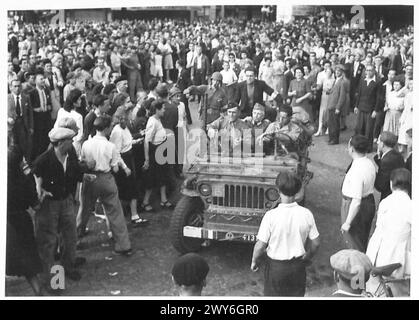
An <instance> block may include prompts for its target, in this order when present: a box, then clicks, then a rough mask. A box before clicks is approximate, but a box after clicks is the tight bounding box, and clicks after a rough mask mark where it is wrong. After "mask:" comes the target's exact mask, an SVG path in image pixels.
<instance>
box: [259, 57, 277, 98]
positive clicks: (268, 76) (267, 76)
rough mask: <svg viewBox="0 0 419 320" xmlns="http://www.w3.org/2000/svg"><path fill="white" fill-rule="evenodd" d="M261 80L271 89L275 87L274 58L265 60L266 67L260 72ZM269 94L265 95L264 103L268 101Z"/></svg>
mask: <svg viewBox="0 0 419 320" xmlns="http://www.w3.org/2000/svg"><path fill="white" fill-rule="evenodd" d="M259 79H260V80H263V81H265V83H266V84H267V85H268V86H270V87H271V88H273V87H274V68H273V67H272V58H271V57H266V58H265V65H264V66H263V67H261V68H260V70H259ZM268 98H269V96H268V94H266V93H263V101H268Z"/></svg>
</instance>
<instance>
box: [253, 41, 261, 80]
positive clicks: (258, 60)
mask: <svg viewBox="0 0 419 320" xmlns="http://www.w3.org/2000/svg"><path fill="white" fill-rule="evenodd" d="M263 57H264V54H263V51H262V48H261V45H260V44H259V43H258V44H257V45H256V53H255V56H254V57H253V64H254V65H255V68H256V74H259V66H260V63H261V62H262V60H263Z"/></svg>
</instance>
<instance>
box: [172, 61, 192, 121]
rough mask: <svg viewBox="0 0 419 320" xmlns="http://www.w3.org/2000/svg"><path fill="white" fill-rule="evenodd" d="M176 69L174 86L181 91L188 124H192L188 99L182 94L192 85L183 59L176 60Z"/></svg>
mask: <svg viewBox="0 0 419 320" xmlns="http://www.w3.org/2000/svg"><path fill="white" fill-rule="evenodd" d="M176 69H177V70H178V76H177V82H176V87H178V88H179V90H180V91H181V92H182V98H181V101H182V102H183V104H184V105H185V112H186V118H187V121H188V124H189V125H190V124H192V117H191V111H190V110H189V101H188V99H187V98H186V95H185V94H183V91H185V89H186V88H189V87H190V86H191V85H192V81H191V77H190V76H189V71H188V70H187V69H186V68H185V61H184V60H183V59H179V60H177V61H176Z"/></svg>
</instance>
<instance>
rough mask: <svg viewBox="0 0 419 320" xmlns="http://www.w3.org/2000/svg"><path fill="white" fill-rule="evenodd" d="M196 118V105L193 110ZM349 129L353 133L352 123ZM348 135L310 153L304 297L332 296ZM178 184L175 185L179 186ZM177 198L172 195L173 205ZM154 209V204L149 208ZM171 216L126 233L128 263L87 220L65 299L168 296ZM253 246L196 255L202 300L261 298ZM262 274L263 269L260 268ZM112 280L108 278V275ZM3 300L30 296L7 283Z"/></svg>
mask: <svg viewBox="0 0 419 320" xmlns="http://www.w3.org/2000/svg"><path fill="white" fill-rule="evenodd" d="M192 111H193V114H194V117H196V106H193V107H192ZM348 122H349V126H350V127H351V128H353V119H350V121H348ZM351 134H352V130H347V131H345V132H344V133H343V136H342V139H341V144H340V145H337V146H328V145H327V143H326V142H327V137H316V138H314V145H313V146H312V147H311V149H310V156H311V159H312V161H311V163H310V164H309V169H310V170H311V171H312V172H314V178H313V180H312V181H311V182H310V184H309V186H308V188H307V197H306V206H307V207H308V208H309V209H310V210H312V212H313V214H314V217H315V220H316V223H317V226H318V229H319V232H320V234H321V248H320V250H319V253H318V255H317V256H316V258H315V259H314V262H313V264H312V266H310V267H309V268H308V272H307V274H308V281H307V296H328V295H329V294H330V293H331V292H332V291H333V277H332V270H331V269H330V265H329V257H330V255H332V254H333V253H335V252H336V251H338V250H340V249H342V248H343V242H342V240H341V235H340V232H339V228H340V218H339V207H340V186H341V183H342V179H343V176H344V173H345V168H346V167H347V165H348V164H349V162H350V159H349V157H348V155H347V152H346V145H347V142H348V140H349V137H350V135H351ZM179 183H180V182H179ZM178 198H179V194H173V195H172V200H173V201H176V200H177V199H178ZM154 206H155V208H156V209H157V208H158V202H155V203H154ZM170 215H171V212H170V211H161V212H156V213H150V214H145V215H144V216H145V217H147V218H148V219H150V220H151V224H150V225H149V226H148V227H147V228H138V229H133V230H130V236H131V239H132V242H133V246H134V249H135V250H136V254H135V255H134V256H132V257H130V258H124V257H113V258H112V260H106V259H105V258H106V257H109V256H111V253H110V252H111V248H110V247H109V244H108V242H107V240H106V232H105V231H106V227H105V224H104V223H103V222H102V221H101V220H100V219H97V218H95V219H91V222H90V225H89V228H90V229H91V230H92V233H91V235H89V236H88V237H87V238H86V240H85V241H86V242H87V243H88V249H86V250H83V251H80V252H79V254H80V255H83V256H85V257H86V258H87V259H88V263H87V265H86V266H84V267H83V268H82V269H81V271H82V273H83V278H82V280H81V281H80V282H70V281H69V282H68V283H67V291H66V294H68V295H74V296H86V295H87V296H97V295H112V292H113V293H115V291H120V293H119V294H120V295H127V296H173V295H175V291H174V287H173V285H172V282H171V276H170V270H171V267H172V264H173V261H174V260H175V258H176V257H177V256H178V255H179V254H178V253H177V252H176V251H175V250H174V249H173V248H172V246H171V244H170V241H169V238H168V228H169V223H170ZM252 249H253V247H252V246H251V245H247V244H240V243H228V242H217V243H214V244H213V245H211V246H210V247H208V248H204V249H203V250H202V251H201V254H202V255H203V256H204V257H205V258H206V259H207V260H208V263H209V265H210V273H209V275H208V279H207V286H206V287H205V289H204V294H205V295H210V296H261V295H263V271H259V272H257V273H252V272H251V271H250V269H249V267H250V260H251V255H252ZM262 270H263V269H262ZM115 272H117V274H116V275H113V276H111V275H110V274H114V273H115ZM6 292H7V295H12V296H14V295H29V294H31V290H30V288H29V286H28V285H27V284H26V282H25V281H24V280H23V279H15V278H13V279H8V280H7V281H6Z"/></svg>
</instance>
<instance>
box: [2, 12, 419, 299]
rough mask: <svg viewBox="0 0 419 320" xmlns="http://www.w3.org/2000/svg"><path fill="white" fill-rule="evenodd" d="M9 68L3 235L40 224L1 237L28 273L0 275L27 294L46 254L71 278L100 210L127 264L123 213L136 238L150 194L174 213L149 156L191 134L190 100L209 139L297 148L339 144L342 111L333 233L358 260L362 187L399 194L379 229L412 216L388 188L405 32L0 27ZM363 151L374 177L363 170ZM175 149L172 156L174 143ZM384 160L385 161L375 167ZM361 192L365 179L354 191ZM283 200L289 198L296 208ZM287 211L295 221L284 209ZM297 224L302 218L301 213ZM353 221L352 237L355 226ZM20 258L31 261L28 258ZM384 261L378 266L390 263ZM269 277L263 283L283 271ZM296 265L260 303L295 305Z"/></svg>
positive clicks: (226, 26)
mask: <svg viewBox="0 0 419 320" xmlns="http://www.w3.org/2000/svg"><path fill="white" fill-rule="evenodd" d="M8 54H9V56H8V59H9V60H8V75H7V79H8V85H9V86H8V120H7V121H8V146H9V171H8V172H9V174H8V177H9V181H8V195H9V196H8V197H9V201H8V203H9V206H8V235H9V234H10V235H13V234H17V235H19V232H20V231H22V230H29V229H31V228H28V224H29V223H31V220H30V219H28V217H27V216H25V217H24V218H22V217H21V218H19V219H18V218H16V217H17V216H19V215H21V216H24V215H26V211H25V210H26V209H27V208H28V207H32V208H34V209H35V210H36V211H37V213H36V215H35V225H36V228H35V234H33V233H28V235H27V236H26V237H24V238H23V239H11V240H10V241H9V237H8V241H9V242H10V243H14V244H16V243H20V246H21V248H22V250H21V251H18V252H14V255H13V256H11V258H10V259H8V261H9V260H10V261H11V260H13V261H15V260H16V259H17V258H16V256H17V255H18V254H19V253H20V254H22V255H24V256H25V260H22V261H20V262H21V263H24V266H25V268H22V267H16V265H15V264H12V263H10V269H8V272H9V274H18V275H24V276H26V277H27V279H28V280H29V281H30V283H31V284H32V286H33V288H34V290H35V292H36V293H40V286H39V285H38V284H37V282H36V274H37V273H39V272H40V271H41V270H42V273H43V274H44V275H45V277H46V279H43V280H42V283H48V277H50V274H49V270H50V267H51V265H52V264H53V263H54V256H55V255H56V253H57V252H59V253H60V254H61V260H62V263H63V265H64V266H65V267H66V270H67V271H66V276H68V277H70V278H71V279H73V280H79V279H80V278H81V274H80V273H79V272H78V270H77V268H78V266H80V265H81V264H83V263H84V262H85V259H83V258H82V257H76V247H77V243H78V242H80V241H81V239H82V238H83V236H84V235H86V234H87V232H88V229H87V223H88V221H89V217H90V215H91V213H92V212H93V211H94V210H96V211H100V208H103V211H104V212H105V215H106V219H107V224H108V226H109V236H110V237H112V238H113V239H114V242H115V248H114V251H115V253H116V254H121V255H124V256H130V255H131V254H132V248H131V242H130V238H129V234H128V229H127V225H126V220H125V218H124V215H125V217H126V218H128V220H129V221H130V223H132V225H133V226H143V225H147V223H148V221H147V220H146V219H144V218H141V217H140V215H139V213H140V210H143V211H145V212H149V211H152V210H154V208H153V207H152V206H151V202H150V196H151V194H152V191H153V190H154V189H155V188H157V189H159V191H160V206H161V208H169V209H170V208H172V207H173V204H172V203H170V202H169V200H168V198H169V192H170V189H173V185H174V182H173V181H174V180H175V179H176V178H177V177H178V178H182V163H176V164H175V165H168V164H161V163H159V161H156V150H157V148H158V147H159V146H160V145H161V144H163V143H165V142H166V141H176V142H178V140H179V139H178V136H179V135H182V134H184V133H183V132H186V131H187V130H188V129H189V128H190V126H191V125H194V124H193V123H192V117H191V111H190V107H191V106H192V102H193V101H197V102H198V103H199V104H200V107H199V115H200V121H206V123H205V125H207V127H208V129H211V128H213V129H217V130H221V129H227V130H228V129H229V128H230V127H232V128H239V129H240V130H241V129H242V128H253V129H255V128H258V129H260V130H261V131H262V132H263V135H262V136H261V138H263V139H262V140H263V141H265V142H266V141H268V140H270V139H268V138H269V137H270V135H272V136H274V134H275V133H276V132H277V131H281V130H282V131H283V132H287V133H288V134H290V135H291V136H292V135H293V133H296V134H297V136H298V135H299V134H300V133H301V131H302V130H305V129H306V128H307V126H308V125H310V126H311V127H312V129H313V130H311V129H310V135H312V134H313V133H315V132H316V129H317V132H316V133H315V134H314V136H315V139H321V138H320V136H322V135H324V134H327V135H328V138H329V144H331V145H333V144H339V142H340V140H339V135H340V132H341V131H342V130H348V128H347V119H346V118H347V116H348V115H349V114H350V113H351V112H353V113H355V114H356V125H355V134H356V135H355V136H354V138H352V140H351V143H350V146H349V150H350V151H349V152H350V155H351V156H352V158H353V159H354V161H353V163H352V168H350V169H348V170H349V171H348V172H347V175H346V179H345V182H344V184H343V188H342V193H343V196H344V200H343V201H344V203H345V207H346V209H345V210H346V211H345V213H343V214H342V232H343V233H344V234H345V238H346V239H349V240H348V241H347V242H348V243H349V246H350V247H351V248H355V249H357V250H360V251H363V252H365V251H366V250H367V242H368V234H369V230H370V227H371V223H372V219H371V214H372V217H373V216H374V214H375V204H374V203H373V202H374V201H373V200H372V201H371V199H370V198H371V195H372V191H373V189H374V182H375V183H376V184H375V187H376V188H377V190H379V191H380V192H382V198H384V197H385V196H387V195H389V194H391V192H392V191H394V190H396V189H397V190H399V189H402V191H403V192H404V193H403V192H397V196H396V195H394V196H389V197H388V198H386V203H384V202H383V204H382V205H380V209H379V215H380V216H383V215H382V213H384V212H387V211H391V210H397V207H396V206H394V205H393V203H395V201H404V202H405V203H406V206H408V205H409V201H408V200H409V199H408V197H406V195H407V193H406V192H407V191H406V190H408V188H407V187H406V183H407V182H405V181H404V180H403V179H405V176H403V173H402V174H401V176H402V178H400V177H399V176H400V173H399V174H398V175H397V172H396V174H394V173H392V170H393V169H397V168H400V167H403V166H405V163H404V162H405V161H407V163H408V165H407V168H409V170H411V154H412V147H411V137H412V122H413V121H412V115H413V27H411V26H409V27H406V28H403V29H400V30H391V31H390V30H389V29H383V28H380V29H378V30H352V29H350V28H348V26H347V24H346V22H345V21H344V20H342V19H333V16H328V17H327V18H326V17H321V16H320V17H317V18H316V17H309V18H300V19H294V20H292V21H291V22H290V23H286V24H285V23H282V22H280V23H276V22H270V21H268V19H264V20H263V21H262V22H260V21H255V20H248V21H241V20H237V19H225V20H217V21H215V22H214V21H196V22H192V23H188V22H186V21H184V20H175V19H164V20H160V19H154V20H150V21H138V20H136V21H128V20H123V21H114V22H102V23H98V22H87V21H86V22H80V21H73V22H68V23H66V24H64V25H61V26H51V25H49V24H46V23H39V24H29V23H27V24H25V23H20V24H16V25H11V26H9V32H8ZM296 108H297V109H298V108H299V109H302V110H303V112H304V113H305V114H306V119H305V126H304V128H305V129H304V128H303V129H301V125H300V124H301V121H299V123H297V124H296V122H295V121H291V122H290V118H291V117H292V114H293V110H294V112H295V110H296ZM284 119H285V121H284ZM297 122H298V121H297ZM237 124H239V125H237ZM270 128H271V129H270ZM210 131H211V130H209V131H208V132H209V133H210ZM265 131H267V132H265ZM271 131H272V132H271ZM269 132H271V134H269ZM360 137H361V138H360ZM272 138H273V137H272ZM171 139H173V140H171ZM364 140H365V141H364ZM254 144H255V141H253V142H252V145H254ZM176 145H177V143H176ZM375 146H377V157H376V159H375V160H376V163H377V165H378V167H379V170H378V173H377V174H376V170H375V167H374V165H373V163H372V162H371V161H370V162H368V161H369V160H368V159H366V158H364V156H365V155H366V154H368V153H371V152H372V151H373V150H374V148H375ZM176 151H177V152H183V151H182V148H181V147H179V146H178V145H177V150H176ZM390 151H391V154H392V155H393V158H394V159H395V158H397V161H396V160H395V161H393V160H389V159H387V158H389V156H388V155H387V154H389V152H390ZM360 159H361V160H362V161H361V160H360ZM409 159H410V160H409ZM17 163H21V164H22V165H21V166H18V165H16V164H17ZM409 163H410V166H409ZM372 171H373V172H372ZM359 172H363V173H367V174H363V175H362V176H361V175H360V174H359ZM32 175H33V176H34V179H31V177H32ZM376 175H377V179H378V177H380V181H379V182H376V181H375V178H376ZM394 175H397V177H394ZM348 177H352V178H348ZM398 177H399V178H398ZM361 178H362V179H364V180H365V179H369V180H368V181H367V182H365V181H364V183H363V187H362V183H361V184H360V181H361V180H360V179H361ZM370 178H371V179H370ZM289 179H291V180H292V179H293V178H289ZM400 179H402V180H403V182H400V181H399V180H400ZM291 180H290V181H291ZM358 180H359V181H358ZM370 180H371V181H370ZM390 180H391V181H392V183H390ZM397 181H398V182H399V185H401V187H400V186H399V185H398V184H397V183H396V182H397ZM290 183H291V182H290ZM293 184H297V185H298V182H293ZM367 186H368V187H367ZM294 187H295V186H294ZM23 188H29V189H32V191H33V192H32V193H33V194H34V197H32V198H30V199H27V197H26V196H24V198H25V200H26V201H20V200H19V199H18V198H19V197H22V192H20V191H18V192H12V191H11V190H15V189H16V190H20V189H23ZM283 188H284V190H288V189H289V188H291V189H292V186H291V187H290V186H285V187H283ZM287 188H288V189H287ZM366 189H368V190H366ZM405 191H406V192H405ZM289 192H291V191H289ZM405 193H406V195H405ZM25 194H28V193H26V192H25ZM284 194H285V195H287V196H288V198H287V197H285V196H284V198H287V199H288V200H290V198H292V196H293V194H292V192H291V193H289V194H288V193H287V192H286V191H284ZM140 195H141V196H140ZM10 197H11V198H10ZM367 197H369V198H368V199H367ZM10 199H12V200H10ZM75 200H76V201H75ZM291 200H292V199H291ZM291 200H290V201H291ZM138 201H140V202H141V203H140V204H138ZM291 202H292V201H291ZM364 203H366V204H365V205H364ZM368 205H370V207H371V208H369V207H368ZM365 206H367V207H368V208H367V209H365ZM95 207H96V208H95ZM284 208H286V209H287V210H288V211H289V214H292V213H291V211H292V210H291V208H290V207H289V205H287V204H284ZM360 208H361V209H362V210H361V209H360ZM370 209H371V210H370ZM275 210H281V208H280V207H279V208H278V209H275ZM296 211H298V209H296ZM300 211H301V210H300ZM361 211H362V212H361ZM364 211H368V212H366V213H365V214H369V216H368V217H364ZM370 211H371V212H370ZM301 214H303V213H301ZM76 215H77V218H76ZM304 215H306V216H307V217H308V218H310V217H312V216H311V213H310V212H309V211H307V212H304ZM393 215H394V212H393ZM270 216H271V215H269V216H267V217H266V219H268V217H270ZM272 216H273V214H272ZM360 216H362V217H363V218H362V219H359V217H360ZM9 217H11V218H9ZM356 217H358V219H356ZM364 218H365V219H364ZM310 219H311V218H310ZM386 219H387V220H388V221H389V219H390V218H388V217H387V218H380V220H379V221H378V222H377V224H378V223H380V229H378V231H376V233H377V235H375V237H374V239H375V240H374V241H378V240H376V239H377V238H378V237H379V235H378V233H379V232H381V233H383V232H384V231H383V230H385V231H386V232H387V233H389V232H390V233H391V231H388V230H389V229H387V228H391V227H392V226H391V225H390V224H389V225H385V224H386V223H389V222H387V220H386ZM394 219H396V215H394ZM409 219H410V217H406V221H408V220H409ZM9 220H10V229H11V230H12V229H13V230H14V231H13V230H12V231H13V232H12V231H10V232H9ZM310 221H311V220H310ZM355 222H356V223H357V224H358V227H359V228H358V227H357V228H354V225H355ZM271 223H275V220H272V222H271ZM406 223H407V224H408V222H406ZM351 226H352V227H351ZM262 227H264V228H262V230H261V231H260V237H258V240H259V241H260V242H262V245H259V251H258V253H257V256H256V258H255V265H254V266H252V268H253V269H256V261H257V260H258V259H259V257H260V255H261V250H262V249H263V248H266V244H267V243H265V242H264V241H265V240H268V239H269V234H268V231H267V230H265V229H266V227H267V222H266V223H263V224H262ZM403 227H406V226H405V225H403ZM409 228H410V227H409ZM355 229H356V230H355ZM409 230H410V229H409ZM351 231H353V232H351ZM405 231H406V229H403V232H405ZM277 236H278V235H277ZM317 237H318V232H317V229H316V227H315V224H314V220H313V221H312V222H310V223H309V225H308V226H307V234H306V236H305V238H304V239H302V240H301V241H306V240H307V238H308V239H310V240H312V241H315V242H316V241H317ZM35 239H36V246H34V243H33V242H34V241H35ZM264 239H265V240H264ZM271 239H272V238H271ZM354 239H355V240H354ZM404 240H405V239H404ZM404 240H403V241H404ZM394 241H399V239H398V238H397V237H394ZM10 243H9V244H10ZM28 243H32V244H31V245H29V246H28ZM9 244H8V245H9ZM316 246H317V242H316ZM390 246H394V247H397V248H401V246H398V245H396V244H392V245H390ZM261 248H262V249H261ZM268 249H269V248H268ZM316 249H317V248H316ZM28 250H30V251H31V252H32V254H30V255H29V254H26V253H25V252H27V251H28ZM34 250H37V252H38V253H36V254H35V253H34ZM377 250H380V249H377ZM381 250H382V249H381ZM403 250H408V249H407V246H403ZM297 251H298V250H297ZM315 251H316V250H315V249H313V254H314V252H315ZM8 252H9V251H8ZM269 252H271V254H269ZM304 252H305V250H304V246H302V247H301V248H300V250H299V252H298V255H301V254H303V255H304V256H311V255H312V253H311V252H309V253H308V254H305V253H304ZM287 253H288V254H285V255H284V256H286V260H287V259H292V258H293V254H294V252H291V251H288V252H287ZM374 254H376V253H375V252H374ZM268 255H269V257H270V258H271V259H272V261H274V260H275V257H280V258H279V259H282V257H283V255H281V254H279V255H278V254H275V253H274V250H273V249H272V247H270V249H269V250H268ZM8 258H9V254H8ZM391 258H392V257H390V258H389V259H387V260H386V259H385V258H383V261H384V260H385V262H386V263H387V262H388V263H390V262H392V259H391ZM28 259H31V261H30V263H27V261H26V260H28ZM284 259H285V258H284ZM304 259H306V258H304ZM307 259H308V258H307ZM282 260H283V259H282ZM18 262H19V261H18ZM374 262H375V261H373V263H374ZM270 265H271V269H272V275H273V277H274V278H275V274H276V273H279V274H280V273H281V272H282V271H281V270H283V269H284V267H282V266H281V265H275V264H274V263H272V264H270ZM295 265H296V267H298V268H299V269H301V270H300V271H298V272H297V275H298V277H297V278H298V279H299V281H300V283H298V284H297V287H295V286H296V284H290V285H291V286H294V287H293V288H294V289H295V290H294V289H293V290H291V289H283V288H280V289H278V287H281V281H283V280H275V279H273V278H270V279H269V281H268V282H267V284H268V285H269V287H267V288H266V292H267V294H274V293H278V292H279V293H289V292H292V293H297V294H301V293H303V294H304V290H303V288H302V286H303V287H304V286H305V281H302V280H301V277H302V275H303V274H304V277H305V271H304V261H299V262H296V263H295ZM41 266H42V267H41ZM8 267H9V263H8ZM287 268H288V269H289V266H287ZM288 269H287V270H288ZM405 270H408V268H405ZM293 272H294V273H295V272H296V271H295V270H294V271H293ZM281 277H282V278H284V274H282V275H279V278H280V279H282V278H281ZM285 278H286V277H285ZM175 280H176V279H175ZM285 280H286V279H285ZM176 281H177V280H176Z"/></svg>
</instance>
